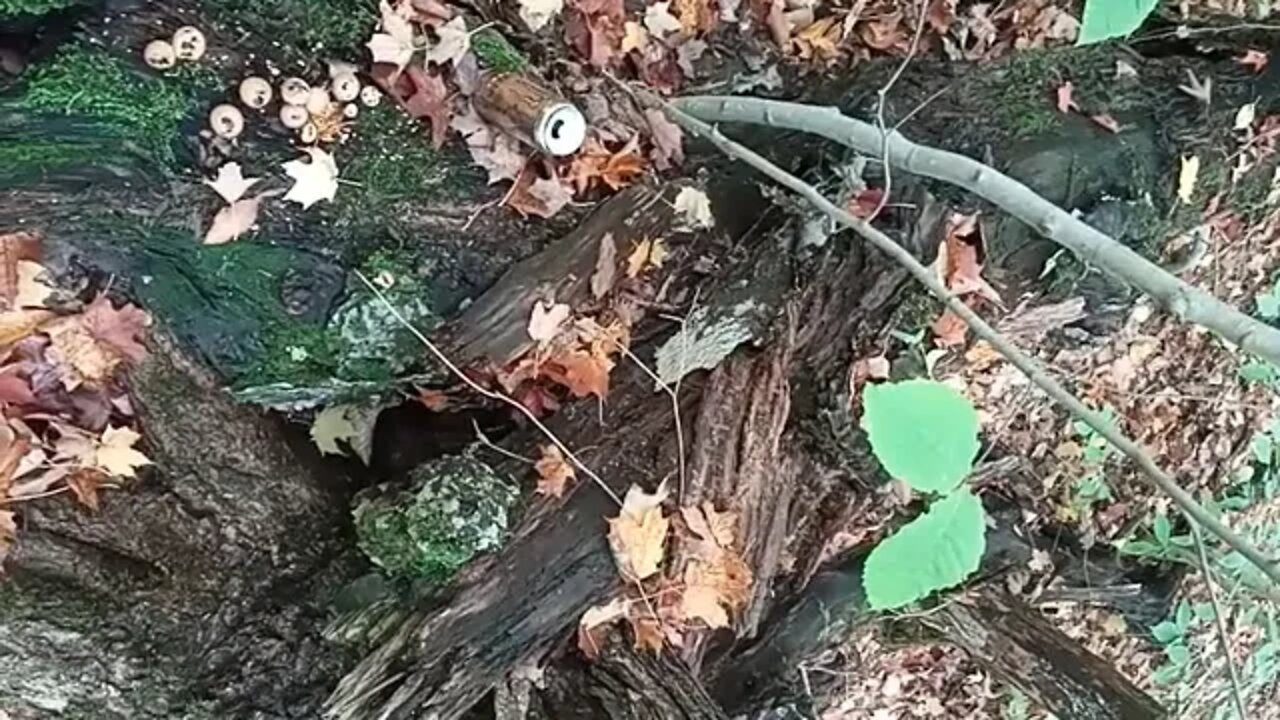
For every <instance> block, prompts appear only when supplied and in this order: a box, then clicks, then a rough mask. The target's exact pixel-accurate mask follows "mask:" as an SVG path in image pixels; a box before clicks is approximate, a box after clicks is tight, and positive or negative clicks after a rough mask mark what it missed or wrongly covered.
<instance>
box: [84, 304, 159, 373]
mask: <svg viewBox="0 0 1280 720" xmlns="http://www.w3.org/2000/svg"><path fill="white" fill-rule="evenodd" d="M79 318H80V322H81V324H82V325H83V326H84V327H85V328H86V329H87V330H88V332H89V336H90V337H92V338H93V339H94V340H95V341H96V342H97V343H98V344H100V345H103V346H105V347H107V348H109V349H111V350H113V351H115V352H116V353H118V354H119V355H120V356H121V357H123V358H124V359H126V360H128V361H129V362H131V363H133V364H135V365H136V364H138V363H140V362H142V361H143V360H145V359H146V357H147V348H146V347H145V346H144V345H143V344H142V342H141V338H142V337H144V336H145V335H146V332H147V328H148V327H150V326H151V316H150V315H148V314H147V312H146V311H145V310H143V309H142V308H140V307H138V306H137V305H132V304H130V303H125V304H124V305H121V306H120V307H119V308H116V307H115V306H114V305H112V304H111V300H110V298H108V297H107V296H106V295H105V294H102V295H98V296H97V297H95V298H94V299H93V301H92V302H90V303H89V304H88V305H86V306H85V308H84V312H83V313H81V314H80V316H79Z"/></svg>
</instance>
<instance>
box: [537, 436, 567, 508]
mask: <svg viewBox="0 0 1280 720" xmlns="http://www.w3.org/2000/svg"><path fill="white" fill-rule="evenodd" d="M540 450H541V452H542V456H541V457H539V458H538V462H536V463H534V466H533V469H534V470H535V471H536V472H537V473H538V487H537V488H536V489H535V492H537V493H538V494H539V495H549V496H551V497H554V498H558V497H561V496H562V495H564V491H565V489H566V488H567V487H568V485H569V481H570V480H573V479H574V478H575V477H577V473H576V472H575V471H574V469H573V466H572V465H570V464H569V463H568V462H567V461H566V460H565V458H564V454H563V453H561V452H560V448H558V447H556V446H555V445H543V446H542V447H541V448H540Z"/></svg>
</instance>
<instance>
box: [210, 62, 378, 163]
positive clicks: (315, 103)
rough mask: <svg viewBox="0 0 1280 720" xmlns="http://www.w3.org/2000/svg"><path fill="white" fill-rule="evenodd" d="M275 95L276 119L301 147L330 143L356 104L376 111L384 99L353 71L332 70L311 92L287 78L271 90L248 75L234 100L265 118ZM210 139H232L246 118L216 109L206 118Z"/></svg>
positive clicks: (295, 79) (234, 109)
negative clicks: (237, 97)
mask: <svg viewBox="0 0 1280 720" xmlns="http://www.w3.org/2000/svg"><path fill="white" fill-rule="evenodd" d="M277 94H278V95H279V98H280V108H279V110H278V111H277V112H276V117H277V118H278V119H279V120H280V124H281V125H283V126H284V127H285V128H287V129H289V130H292V131H293V132H294V134H295V135H297V137H298V140H299V141H300V142H301V143H302V144H304V145H313V144H315V143H318V142H333V141H335V140H338V139H339V138H342V137H343V136H344V134H345V132H346V126H347V121H350V120H353V119H355V117H356V116H357V115H359V114H360V105H359V103H364V104H365V105H366V106H370V107H372V106H374V105H377V104H378V103H380V102H381V101H382V93H381V92H380V91H379V90H378V88H376V87H374V86H372V85H367V86H366V85H361V83H360V79H359V78H358V77H356V74H355V71H354V70H352V69H347V68H346V67H345V66H343V67H335V68H334V70H333V71H332V72H331V73H330V78H329V82H328V84H327V85H322V86H320V87H312V86H311V85H310V84H309V83H308V82H307V81H306V80H303V79H302V78H300V77H287V78H285V79H283V80H281V81H280V84H279V86H278V87H275V88H273V87H272V85H271V83H270V82H268V81H267V80H266V79H264V78H261V77H257V76H255V75H251V76H249V77H246V78H245V79H244V80H241V81H240V87H239V88H238V91H237V95H238V96H239V99H240V102H241V103H242V104H243V105H244V106H245V107H247V108H249V109H251V110H257V111H260V112H265V111H266V110H267V108H268V106H270V105H271V102H272V100H274V99H275V98H276V96H277ZM209 125H210V127H211V129H212V130H213V132H214V134H215V135H217V136H218V137H221V138H225V139H228V140H229V139H232V138H234V137H236V136H237V135H239V134H240V133H241V131H243V130H244V115H243V113H241V111H240V109H239V108H237V107H236V106H234V105H230V104H226V105H219V106H218V107H216V108H214V109H213V111H212V112H210V114H209Z"/></svg>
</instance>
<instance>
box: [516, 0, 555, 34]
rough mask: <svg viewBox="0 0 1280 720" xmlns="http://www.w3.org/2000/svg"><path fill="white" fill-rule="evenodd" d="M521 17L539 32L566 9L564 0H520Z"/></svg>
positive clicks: (526, 23) (532, 28)
mask: <svg viewBox="0 0 1280 720" xmlns="http://www.w3.org/2000/svg"><path fill="white" fill-rule="evenodd" d="M519 4H520V19H521V20H523V21H524V24H525V25H528V26H529V29H530V30H532V31H534V32H537V31H539V30H541V29H542V28H544V27H546V25H547V23H549V22H551V20H552V18H554V17H555V16H557V15H559V14H560V11H561V10H563V9H564V0H519Z"/></svg>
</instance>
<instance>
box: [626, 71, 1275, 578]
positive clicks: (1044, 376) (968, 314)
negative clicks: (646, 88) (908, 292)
mask: <svg viewBox="0 0 1280 720" xmlns="http://www.w3.org/2000/svg"><path fill="white" fill-rule="evenodd" d="M648 96H649V97H650V98H651V101H652V102H655V103H660V104H661V106H662V107H663V109H664V110H665V111H666V112H667V114H668V115H669V116H670V117H671V119H672V120H673V121H674V122H675V123H676V124H677V125H679V126H680V127H682V128H684V129H685V130H686V131H687V132H689V133H692V134H694V135H697V136H699V137H703V138H705V139H707V140H709V141H710V142H711V143H712V144H714V145H715V146H716V147H718V148H719V149H720V150H721V152H723V153H725V154H726V155H728V156H729V157H731V158H734V159H737V160H741V161H743V162H745V163H747V164H748V165H750V166H751V167H753V168H755V169H757V170H759V171H760V172H762V173H764V174H765V175H767V176H768V177H770V178H772V179H773V180H775V181H777V182H778V183H779V184H781V185H783V186H784V187H787V188H789V189H790V190H792V191H794V192H795V193H797V194H798V195H800V196H801V197H803V198H805V199H806V200H808V201H809V202H810V203H812V204H813V205H814V207H816V208H817V209H819V210H821V211H822V212H823V213H824V214H826V215H827V216H828V217H830V218H832V219H834V220H836V221H837V222H839V223H840V224H842V225H844V226H846V227H849V228H852V229H853V230H854V232H856V233H858V234H859V235H861V236H862V237H864V238H866V239H867V240H869V241H870V242H871V244H873V245H875V246H876V247H877V248H879V249H880V250H881V251H882V252H884V253H885V254H886V255H888V256H889V257H891V258H893V260H894V261H896V262H897V263H898V264H899V265H901V266H903V267H904V268H906V269H907V271H908V272H909V273H911V275H912V276H913V277H915V278H916V280H918V281H919V282H920V284H922V285H924V286H925V287H926V288H927V289H928V290H929V292H930V293H932V294H933V295H934V297H937V298H938V299H939V300H941V301H942V302H943V303H944V304H945V305H946V306H947V307H948V308H949V309H950V310H951V311H952V312H954V313H955V314H956V315H958V316H960V318H961V319H962V320H964V322H965V324H966V325H968V326H969V327H970V328H972V329H973V332H974V334H975V335H977V336H978V337H979V338H981V339H983V340H986V341H987V342H989V343H991V345H992V346H993V347H995V348H996V350H998V351H999V352H1000V354H1001V355H1004V356H1005V357H1006V358H1008V359H1009V362H1011V363H1012V364H1013V365H1014V366H1015V367H1017V368H1018V369H1019V370H1021V371H1022V372H1023V374H1025V375H1026V376H1027V378H1028V379H1030V380H1031V382H1033V383H1035V384H1036V385H1037V386H1039V387H1040V389H1041V390H1043V391H1044V392H1045V394H1047V395H1048V396H1049V397H1050V398H1052V399H1053V400H1054V401H1055V402H1057V403H1058V404H1059V405H1061V406H1062V407H1064V408H1066V409H1067V411H1068V412H1070V413H1071V414H1072V415H1074V416H1075V417H1077V418H1079V419H1080V420H1082V421H1084V423H1085V424H1087V425H1088V426H1089V427H1091V428H1093V429H1094V431H1095V432H1097V433H1098V434H1099V435H1101V436H1102V437H1104V438H1106V439H1107V441H1108V442H1110V443H1111V444H1112V445H1114V446H1115V447H1116V448H1118V449H1119V450H1120V452H1122V453H1124V454H1125V455H1126V456H1127V457H1128V458H1129V459H1131V460H1133V462H1134V463H1136V464H1137V466H1138V467H1139V468H1140V469H1141V470H1142V471H1143V473H1144V474H1145V475H1146V477H1147V478H1149V479H1150V480H1151V482H1152V483H1154V484H1155V485H1156V486H1157V487H1158V488H1160V489H1161V490H1163V491H1164V492H1165V493H1166V494H1167V495H1168V496H1169V497H1170V498H1171V499H1172V500H1173V502H1174V503H1175V504H1176V505H1177V506H1178V507H1179V508H1180V509H1181V510H1182V512H1183V513H1184V514H1185V515H1186V516H1187V517H1188V519H1189V520H1191V521H1192V522H1197V523H1200V524H1201V525H1202V526H1204V527H1205V528H1206V529H1208V530H1209V532H1211V533H1213V534H1214V535H1216V536H1217V537H1219V538H1221V539H1222V540H1223V541H1224V542H1226V543H1227V544H1228V545H1230V546H1231V547H1232V548H1233V549H1235V550H1237V551H1239V552H1240V554H1241V555H1243V556H1244V557H1245V558H1246V559H1248V560H1249V562H1250V563H1252V564H1253V565H1254V566H1256V567H1257V568H1258V569H1259V570H1261V571H1262V572H1263V573H1265V574H1266V575H1267V577H1269V578H1271V580H1272V581H1273V582H1275V583H1276V584H1280V568H1277V567H1276V566H1275V565H1274V564H1272V562H1271V561H1270V560H1269V559H1267V557H1266V556H1264V555H1263V554H1262V553H1261V552H1259V551H1258V550H1257V549H1256V548H1255V547H1253V546H1252V545H1251V544H1249V542H1248V541H1246V540H1245V539H1244V538H1242V537H1240V536H1239V535H1238V534H1236V533H1235V532H1234V531H1233V530H1231V529H1230V528H1228V527H1227V526H1225V525H1223V524H1222V522H1221V521H1219V520H1218V518H1216V517H1214V516H1213V515H1211V514H1210V513H1209V512H1208V511H1206V510H1205V509H1204V508H1203V507H1202V506H1201V505H1200V503H1198V502H1196V500H1195V498H1193V497H1192V496H1191V495H1190V493H1188V492H1187V491H1186V490H1183V489H1182V487H1180V486H1179V485H1178V483H1177V482H1175V481H1174V479H1173V478H1172V477H1170V476H1169V475H1168V473H1166V472H1165V471H1164V470H1162V469H1160V467H1159V466H1157V465H1156V463H1155V461H1154V460H1152V459H1151V456H1150V455H1149V454H1147V452H1146V451H1145V450H1143V449H1142V448H1141V447H1140V446H1139V445H1138V444H1137V443H1135V442H1134V441H1132V440H1130V439H1129V438H1128V437H1126V436H1125V435H1124V434H1123V433H1121V432H1120V431H1119V430H1117V429H1116V428H1115V427H1114V426H1113V425H1112V424H1111V423H1109V422H1108V421H1107V420H1106V418H1104V417H1103V416H1102V415H1100V414H1099V413H1098V412H1096V411H1094V410H1092V409H1090V408H1089V407H1088V406H1087V405H1085V404H1084V403H1083V402H1081V401H1080V400H1079V399H1078V398H1077V397H1076V396H1075V395H1073V394H1071V393H1070V392H1068V391H1067V389H1066V388H1064V387H1063V386H1062V385H1061V384H1059V383H1058V381H1057V380H1054V379H1053V377H1052V376H1050V375H1049V374H1048V373H1047V372H1046V371H1045V370H1044V369H1043V368H1042V367H1041V366H1040V364H1039V363H1038V362H1037V361H1036V360H1034V359H1032V358H1031V357H1030V356H1029V355H1027V354H1026V353H1024V352H1022V350H1020V349H1018V348H1017V347H1016V346H1015V345H1013V344H1012V343H1010V342H1009V341H1008V340H1006V339H1005V337H1004V336H1003V335H1001V334H1000V333H999V332H997V331H996V330H995V329H994V328H993V327H991V325H989V324H987V322H986V321H985V320H983V319H982V318H981V317H980V316H978V314H977V313H975V312H974V311H973V310H971V309H970V308H969V306H968V305H965V304H964V303H963V302H962V301H961V300H960V299H959V298H958V297H956V296H955V295H954V294H952V293H951V291H950V290H948V289H947V288H946V287H944V286H943V285H942V283H941V282H940V281H939V280H938V278H937V275H936V273H934V272H933V271H932V270H930V269H929V268H926V267H925V266H924V265H922V264H921V263H920V261H919V260H917V259H916V258H915V256H913V255H912V254H911V253H910V252H909V251H907V250H906V249H905V248H903V247H902V246H901V245H899V244H898V243H896V242H894V241H893V239H891V238H890V237H889V236H888V235H885V234H884V233H882V232H880V231H879V230H877V229H875V228H874V227H872V226H871V225H870V224H868V223H867V222H865V221H863V220H860V219H858V218H856V217H854V216H853V215H851V214H850V213H849V212H848V211H846V210H844V209H842V208H840V207H838V206H837V205H835V204H834V203H832V202H831V201H830V200H828V199H827V198H826V197H825V196H824V195H823V194H822V193H821V192H819V191H818V190H817V188H815V187H813V186H812V185H810V184H809V183H807V182H805V181H803V180H801V179H800V178H798V177H796V176H794V175H792V174H791V173H788V172H787V171H785V170H783V169H782V168H780V167H778V166H777V165H774V164H773V163H772V162H769V161H768V160H767V159H765V158H764V157H762V156H761V155H759V154H758V153H756V152H754V151H752V150H751V149H749V148H747V147H745V146H743V145H741V144H740V143H737V142H734V141H733V140H730V139H729V138H727V137H725V136H724V134H722V133H721V132H720V131H719V130H717V129H716V128H714V127H712V126H711V125H708V124H707V123H705V122H703V121H701V120H699V119H697V118H695V117H693V116H692V115H690V114H688V113H686V112H684V111H683V110H681V109H680V108H679V107H678V106H676V105H674V104H671V103H667V102H665V101H663V100H662V99H660V98H657V97H656V96H653V95H651V94H650V95H648Z"/></svg>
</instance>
